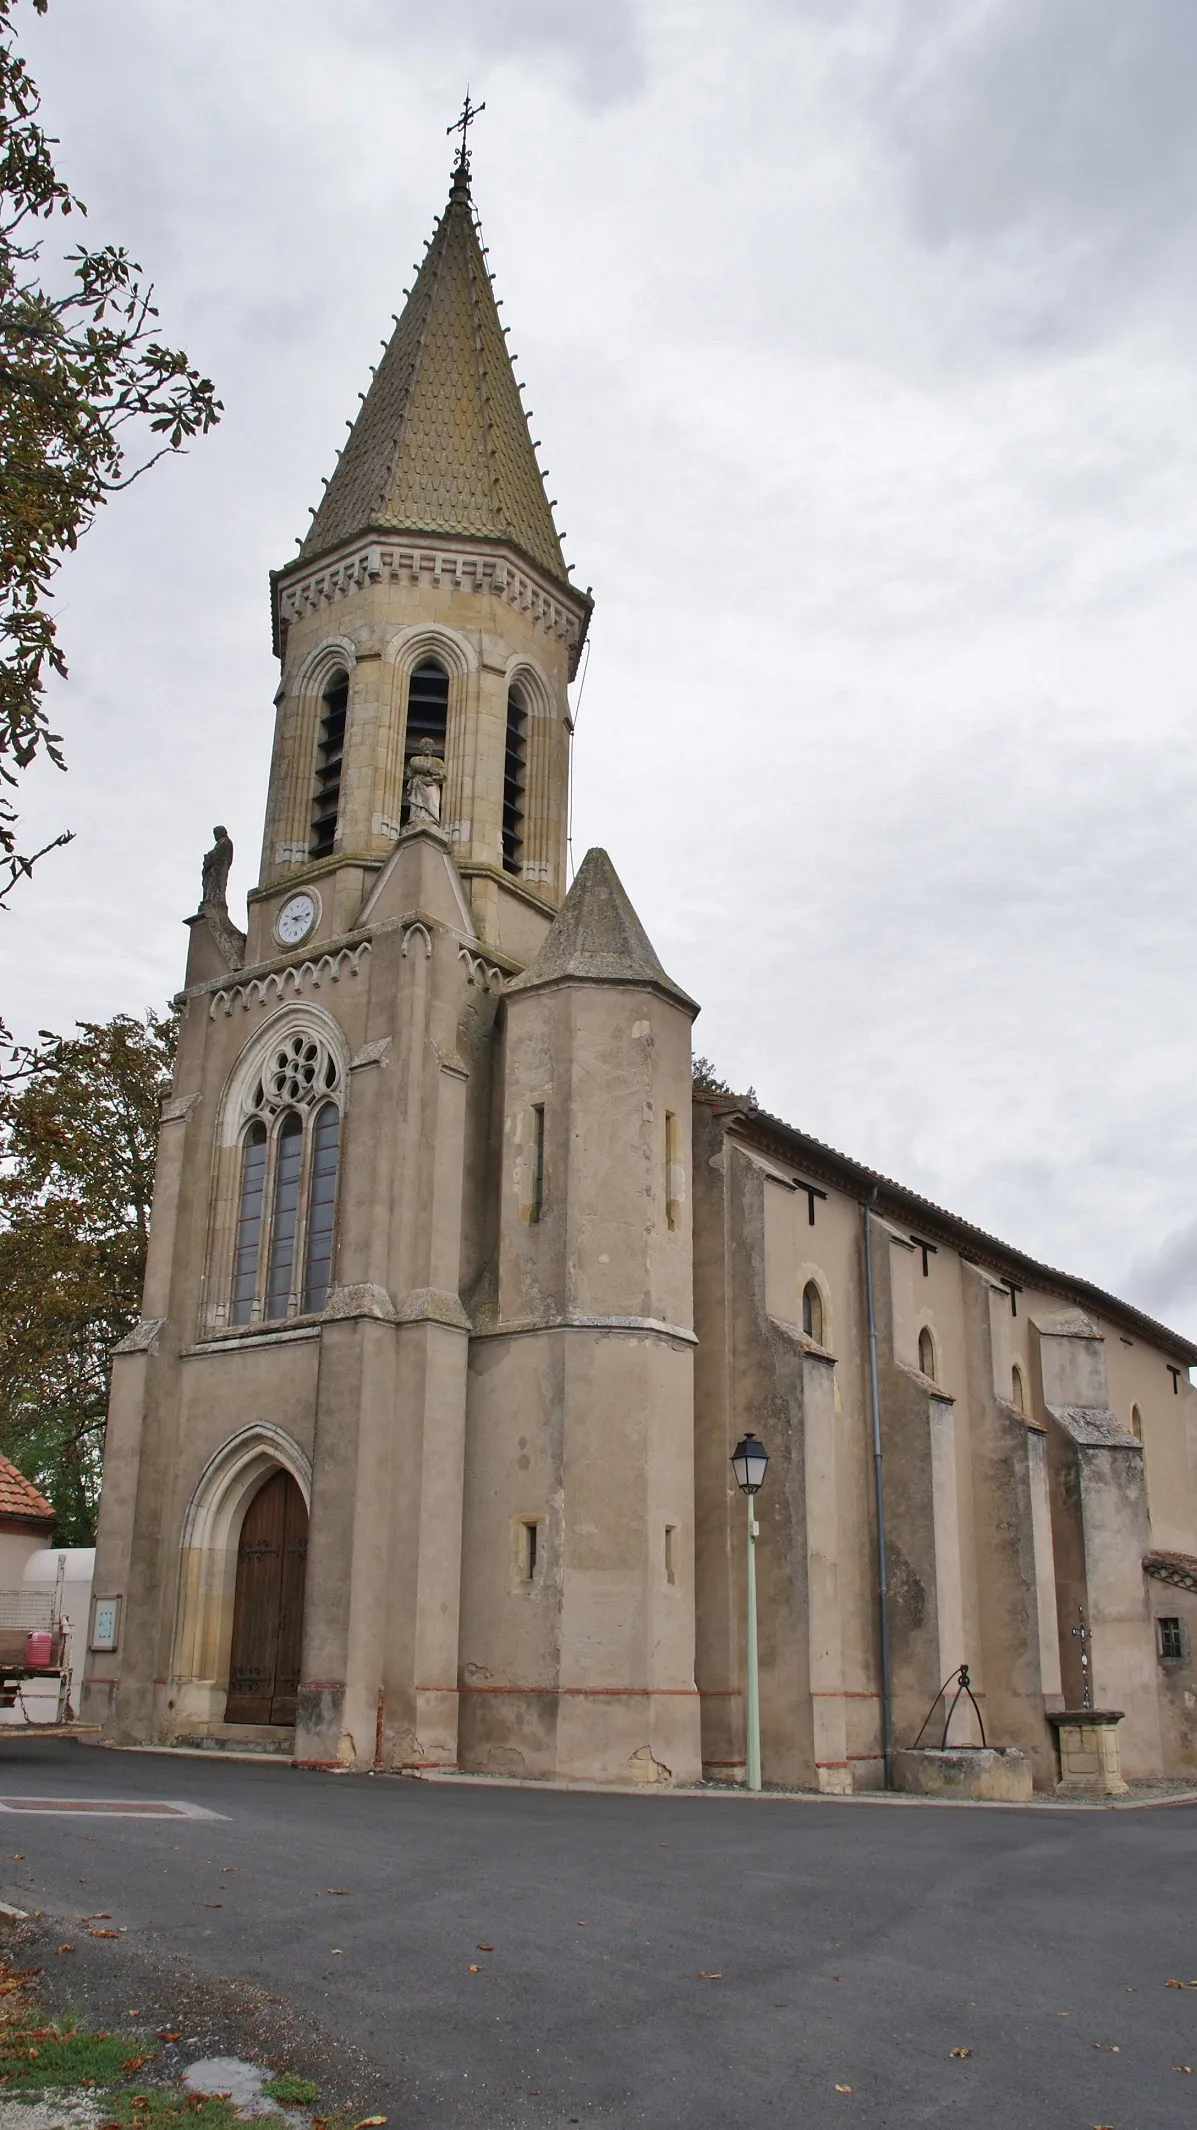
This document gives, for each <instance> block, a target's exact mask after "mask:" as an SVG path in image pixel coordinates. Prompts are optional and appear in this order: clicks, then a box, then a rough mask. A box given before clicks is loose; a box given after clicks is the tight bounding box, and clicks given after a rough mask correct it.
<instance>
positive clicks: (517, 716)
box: [503, 688, 528, 873]
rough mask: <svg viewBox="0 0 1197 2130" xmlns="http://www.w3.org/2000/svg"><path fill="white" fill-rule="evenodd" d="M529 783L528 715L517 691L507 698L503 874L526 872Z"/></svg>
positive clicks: (510, 691) (511, 690)
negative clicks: (526, 790) (525, 834)
mask: <svg viewBox="0 0 1197 2130" xmlns="http://www.w3.org/2000/svg"><path fill="white" fill-rule="evenodd" d="M527 780H528V713H527V711H526V709H525V708H524V705H523V703H522V702H521V701H520V699H519V696H518V694H517V693H516V691H515V689H514V688H511V689H509V691H508V695H507V751H506V753H505V754H504V756H503V871H504V872H505V873H521V872H522V871H523V869H524V790H525V787H526V784H527Z"/></svg>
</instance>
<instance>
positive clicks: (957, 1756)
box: [894, 1745, 1032, 1805]
mask: <svg viewBox="0 0 1197 2130" xmlns="http://www.w3.org/2000/svg"><path fill="white" fill-rule="evenodd" d="M894 1788H895V1789H896V1790H907V1791H910V1792H911V1793H912V1794H913V1795H914V1796H916V1797H971V1798H974V1799H975V1800H977V1801H978V1802H979V1803H990V1804H1019V1805H1021V1804H1026V1803H1027V1802H1028V1800H1029V1798H1030V1796H1031V1788H1032V1785H1031V1763H1030V1761H1029V1760H1028V1759H1027V1758H1026V1756H1025V1754H1023V1753H1020V1752H1019V1750H1018V1747H1017V1746H1013V1745H988V1746H986V1745H956V1746H952V1745H950V1746H942V1747H935V1746H927V1747H923V1746H908V1747H907V1748H905V1749H904V1750H903V1751H900V1752H897V1753H895V1754H894Z"/></svg>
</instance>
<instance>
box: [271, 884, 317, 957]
mask: <svg viewBox="0 0 1197 2130" xmlns="http://www.w3.org/2000/svg"><path fill="white" fill-rule="evenodd" d="M315 922H316V904H315V901H314V899H313V897H312V896H311V895H292V897H291V900H290V902H284V904H283V906H282V909H281V910H280V911H279V913H278V922H277V924H276V925H275V931H276V932H277V934H278V937H279V938H280V939H281V941H282V943H283V945H284V946H285V947H297V946H298V945H299V942H300V940H301V939H306V938H307V936H308V933H309V932H310V931H311V929H312V926H313V925H314V924H315Z"/></svg>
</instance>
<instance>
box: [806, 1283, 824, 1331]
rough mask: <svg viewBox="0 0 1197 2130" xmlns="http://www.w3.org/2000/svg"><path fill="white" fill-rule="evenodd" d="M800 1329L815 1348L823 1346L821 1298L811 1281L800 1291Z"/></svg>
mask: <svg viewBox="0 0 1197 2130" xmlns="http://www.w3.org/2000/svg"><path fill="white" fill-rule="evenodd" d="M802 1329H803V1330H804V1332H805V1333H806V1336H807V1338H808V1339H813V1340H814V1341H815V1344H816V1345H817V1346H821V1345H822V1344H823V1297H822V1295H821V1294H820V1292H819V1290H818V1288H817V1287H816V1285H815V1283H814V1281H813V1279H808V1280H807V1283H806V1285H805V1287H804V1288H803V1290H802Z"/></svg>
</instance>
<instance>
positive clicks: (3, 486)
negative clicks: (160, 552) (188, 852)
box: [0, 0, 221, 903]
mask: <svg viewBox="0 0 1197 2130" xmlns="http://www.w3.org/2000/svg"><path fill="white" fill-rule="evenodd" d="M32 4H33V7H34V9H35V11H36V12H37V13H38V14H39V15H44V14H45V12H46V8H47V5H48V0H32ZM15 6H16V0H0V465H2V466H3V469H4V473H3V480H2V481H0V786H6V787H7V791H5V790H3V789H0V854H5V855H2V856H0V903H3V901H4V899H5V897H6V896H7V895H8V894H9V893H10V892H11V890H12V888H13V887H14V885H15V883H16V881H17V880H18V879H20V878H21V877H22V876H23V875H26V874H28V872H29V871H30V869H31V867H32V865H33V864H34V863H35V861H36V859H37V858H38V857H41V856H44V854H45V853H44V851H38V852H35V853H34V854H33V856H32V857H22V856H21V855H20V854H19V853H18V851H17V848H16V821H17V815H16V808H15V805H14V803H13V800H12V799H11V798H10V797H9V796H8V792H11V791H12V790H13V789H14V788H15V786H16V785H17V782H18V779H19V776H20V772H21V771H22V770H24V769H26V768H28V766H29V764H30V762H32V761H33V759H34V757H35V756H36V755H37V754H38V753H39V752H40V753H43V754H45V755H47V756H48V757H49V759H50V760H51V761H52V762H55V763H56V764H57V766H58V767H59V768H60V769H61V768H65V766H66V765H65V763H64V761H63V757H62V747H61V739H60V736H59V735H58V734H57V733H55V732H52V731H51V729H50V721H49V718H48V715H47V712H46V706H45V683H46V678H47V676H48V674H50V673H57V674H65V672H66V664H65V661H64V658H63V654H62V651H61V648H60V646H59V643H58V640H57V634H56V630H55V624H54V621H53V618H52V616H51V613H50V610H49V589H50V584H51V581H52V579H53V577H54V575H55V573H56V571H57V570H58V568H59V567H60V565H61V563H62V561H63V559H64V557H65V556H66V555H67V554H68V553H69V552H70V551H71V549H73V548H74V547H76V546H77V545H78V542H79V538H80V536H81V534H82V533H84V532H86V530H87V528H88V527H89V526H90V524H91V523H92V520H93V519H94V517H95V514H96V511H97V509H98V508H99V506H100V504H101V503H104V502H106V501H107V498H108V497H109V496H110V495H112V494H114V493H115V492H116V491H117V490H118V489H121V488H127V487H128V486H129V484H130V483H131V482H132V481H135V480H137V479H138V478H139V476H140V475H141V474H143V473H145V472H147V471H148V469H149V467H150V466H152V465H154V464H155V463H156V462H157V460H158V459H160V458H162V457H164V456H166V455H167V454H168V453H170V452H173V451H180V450H182V448H183V446H184V445H185V443H186V442H187V440H188V439H189V438H190V437H193V436H196V435H198V434H201V433H203V432H204V431H206V430H208V429H210V428H211V427H212V426H213V425H214V423H216V422H217V421H218V420H219V419H220V414H221V405H220V401H219V400H218V399H217V398H216V396H215V393H214V390H213V387H212V384H211V381H210V379H208V378H206V377H202V376H201V375H200V373H199V371H198V370H197V369H195V368H194V366H193V365H192V364H191V362H190V361H189V360H188V358H187V356H186V355H185V354H184V353H183V352H182V351H181V350H180V349H177V348H168V347H165V346H164V345H163V344H162V343H161V342H160V341H158V340H156V339H155V338H154V321H155V320H156V318H157V316H158V313H157V310H156V309H155V307H154V302H153V288H152V285H151V284H149V283H147V282H145V281H143V280H142V279H141V268H140V266H139V265H138V264H137V262H136V260H134V259H131V258H130V257H129V255H128V253H127V252H126V251H124V250H123V249H122V248H121V247H120V246H117V245H111V244H110V245H106V246H105V247H104V248H103V249H101V250H99V251H88V250H86V249H85V248H83V247H82V246H80V247H79V248H78V249H76V250H75V251H72V252H70V253H69V254H68V255H67V256H66V258H65V259H54V258H53V257H52V258H51V259H50V260H48V261H43V258H42V250H43V242H44V239H43V234H42V225H44V224H46V223H56V222H57V221H58V220H59V219H60V218H62V217H65V216H69V215H85V214H86V212H87V210H86V208H85V207H84V206H83V203H82V201H80V200H78V199H76V198H75V196H74V194H73V193H72V192H71V190H70V188H69V187H68V186H67V185H66V184H65V183H64V182H63V180H62V179H61V178H60V177H59V175H58V173H57V171H56V169H55V167H54V157H53V153H52V151H53V149H54V147H55V146H56V145H57V144H56V142H55V141H54V140H52V139H51V138H50V136H49V135H47V134H46V133H45V132H44V130H43V128H42V127H41V125H40V124H39V123H38V110H39V104H40V99H39V96H38V91H37V88H36V85H35V84H34V82H33V81H32V80H31V79H30V76H29V72H28V69H27V68H26V66H25V63H24V61H23V60H22V58H21V57H20V55H19V53H18V52H17V50H16V47H15V45H14V43H13V41H12V40H13V34H14V33H13V24H12V17H13V13H14V9H15ZM131 443H132V446H133V457H134V460H135V461H136V462H135V463H133V464H132V465H130V464H129V463H128V460H127V457H126V453H127V451H128V449H129V446H130V444H131ZM69 840H70V839H69V837H67V836H60V837H57V838H55V842H63V841H69ZM53 847H54V846H53V845H52V844H48V845H47V846H46V849H51V848H53Z"/></svg>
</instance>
